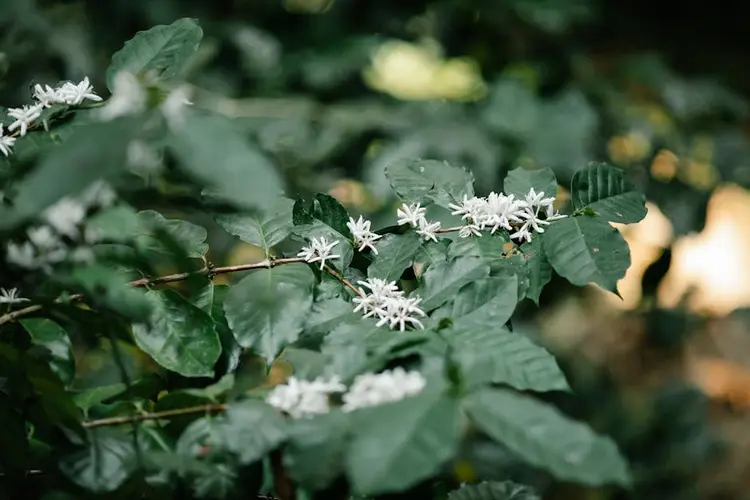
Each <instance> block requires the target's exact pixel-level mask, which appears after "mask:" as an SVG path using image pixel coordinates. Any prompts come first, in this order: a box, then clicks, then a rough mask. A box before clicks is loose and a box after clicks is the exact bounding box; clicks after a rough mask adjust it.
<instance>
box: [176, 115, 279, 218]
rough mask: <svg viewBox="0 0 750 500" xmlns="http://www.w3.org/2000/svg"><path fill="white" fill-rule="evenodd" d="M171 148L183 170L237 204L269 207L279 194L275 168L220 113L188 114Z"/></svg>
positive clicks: (214, 191) (212, 190) (213, 191)
mask: <svg viewBox="0 0 750 500" xmlns="http://www.w3.org/2000/svg"><path fill="white" fill-rule="evenodd" d="M170 146H171V149H172V151H173V152H174V154H175V156H176V157H177V158H178V159H179V160H180V164H181V165H182V167H183V168H184V169H185V171H186V172H187V173H188V174H189V175H190V176H192V177H194V178H195V179H197V180H198V181H200V182H203V183H205V184H206V185H207V186H208V187H209V188H210V189H211V192H212V194H215V195H216V196H217V197H219V198H221V199H224V200H226V201H229V202H231V203H233V204H235V205H237V206H238V207H242V208H248V209H266V208H270V207H272V206H273V205H274V203H276V202H277V201H278V199H279V196H280V195H281V194H282V191H283V185H282V181H281V178H280V177H279V174H278V172H277V171H276V168H275V167H274V166H273V164H272V163H271V161H270V160H269V159H268V158H267V157H266V155H265V154H263V153H262V152H261V151H260V150H259V149H257V148H256V147H254V146H252V145H251V144H250V143H249V142H248V140H247V139H246V138H244V137H243V136H242V135H240V134H239V133H238V132H237V130H235V126H234V125H233V123H232V122H231V121H230V120H228V119H227V118H224V117H221V116H188V117H186V118H185V123H184V124H183V126H182V127H181V128H180V129H179V130H178V131H176V132H175V133H174V136H173V137H172V141H171V144H170Z"/></svg>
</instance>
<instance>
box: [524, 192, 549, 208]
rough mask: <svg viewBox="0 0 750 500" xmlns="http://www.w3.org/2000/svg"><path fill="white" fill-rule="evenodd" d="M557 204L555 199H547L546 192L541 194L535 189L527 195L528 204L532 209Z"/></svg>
mask: <svg viewBox="0 0 750 500" xmlns="http://www.w3.org/2000/svg"><path fill="white" fill-rule="evenodd" d="M554 202H555V198H545V197H544V191H541V192H539V193H537V192H536V190H534V188H531V189H529V192H528V193H527V194H526V204H527V205H528V206H530V207H546V206H551V205H552V204H553V203H554Z"/></svg>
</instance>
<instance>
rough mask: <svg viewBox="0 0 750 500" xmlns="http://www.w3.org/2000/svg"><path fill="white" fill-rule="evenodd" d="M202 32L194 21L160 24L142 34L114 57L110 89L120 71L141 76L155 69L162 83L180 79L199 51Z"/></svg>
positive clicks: (108, 84)
mask: <svg viewBox="0 0 750 500" xmlns="http://www.w3.org/2000/svg"><path fill="white" fill-rule="evenodd" d="M202 38H203V30H202V29H201V28H200V26H198V23H197V22H196V21H195V20H193V19H178V20H177V21H175V22H173V23H172V24H169V25H159V26H154V27H153V28H151V29H149V30H146V31H139V32H138V33H136V35H135V36H134V37H133V38H132V39H131V40H128V41H127V42H125V45H124V46H123V47H122V48H121V49H120V50H119V51H117V52H115V54H114V55H113V56H112V62H111V64H110V65H109V68H107V88H109V90H112V82H113V81H114V78H115V75H116V74H117V73H119V72H120V71H127V72H129V73H133V74H136V75H138V74H142V73H144V72H146V71H149V70H155V71H157V72H158V74H159V79H160V80H162V81H166V80H170V79H172V78H174V77H176V76H178V75H179V74H180V73H181V71H182V70H183V68H184V67H185V65H186V64H187V62H188V61H189V60H190V58H191V57H193V55H194V54H195V53H196V51H197V50H198V45H199V44H200V42H201V39H202Z"/></svg>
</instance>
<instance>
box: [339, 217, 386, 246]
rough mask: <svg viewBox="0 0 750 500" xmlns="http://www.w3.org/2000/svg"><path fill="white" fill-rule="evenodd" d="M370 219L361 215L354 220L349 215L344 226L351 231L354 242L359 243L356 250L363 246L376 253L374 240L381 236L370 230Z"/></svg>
mask: <svg viewBox="0 0 750 500" xmlns="http://www.w3.org/2000/svg"><path fill="white" fill-rule="evenodd" d="M370 224H371V223H370V221H369V220H366V219H364V218H363V217H362V216H361V215H360V216H359V219H357V220H354V218H353V217H349V222H347V223H346V227H348V228H349V231H351V232H352V237H353V238H354V243H355V244H357V245H359V248H358V250H359V251H360V252H361V251H363V250H364V249H365V248H369V249H370V250H372V253H374V254H375V255H377V254H378V249H377V248H375V245H374V244H373V243H375V241H376V240H379V239H380V238H382V236H380V235H379V234H376V233H374V232H372V231H371V230H370Z"/></svg>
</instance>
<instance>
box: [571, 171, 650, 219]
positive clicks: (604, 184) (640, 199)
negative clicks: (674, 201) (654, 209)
mask: <svg viewBox="0 0 750 500" xmlns="http://www.w3.org/2000/svg"><path fill="white" fill-rule="evenodd" d="M570 191H571V192H570V194H571V198H572V200H573V207H574V208H575V209H577V210H580V209H583V208H590V209H592V210H594V211H595V212H596V213H597V214H599V216H601V217H602V218H603V219H605V220H608V221H611V222H620V223H626V224H628V223H632V222H638V221H640V220H641V219H643V218H644V217H646V197H645V196H644V194H643V193H641V192H640V191H638V190H637V189H636V187H635V186H634V185H633V183H632V182H630V180H628V178H627V176H626V175H625V172H624V171H623V170H621V169H619V168H616V167H613V166H611V165H607V164H606V163H593V162H592V163H589V164H588V165H587V166H586V167H585V168H583V169H581V170H579V171H578V172H576V173H575V175H574V176H573V180H572V181H571V187H570Z"/></svg>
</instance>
